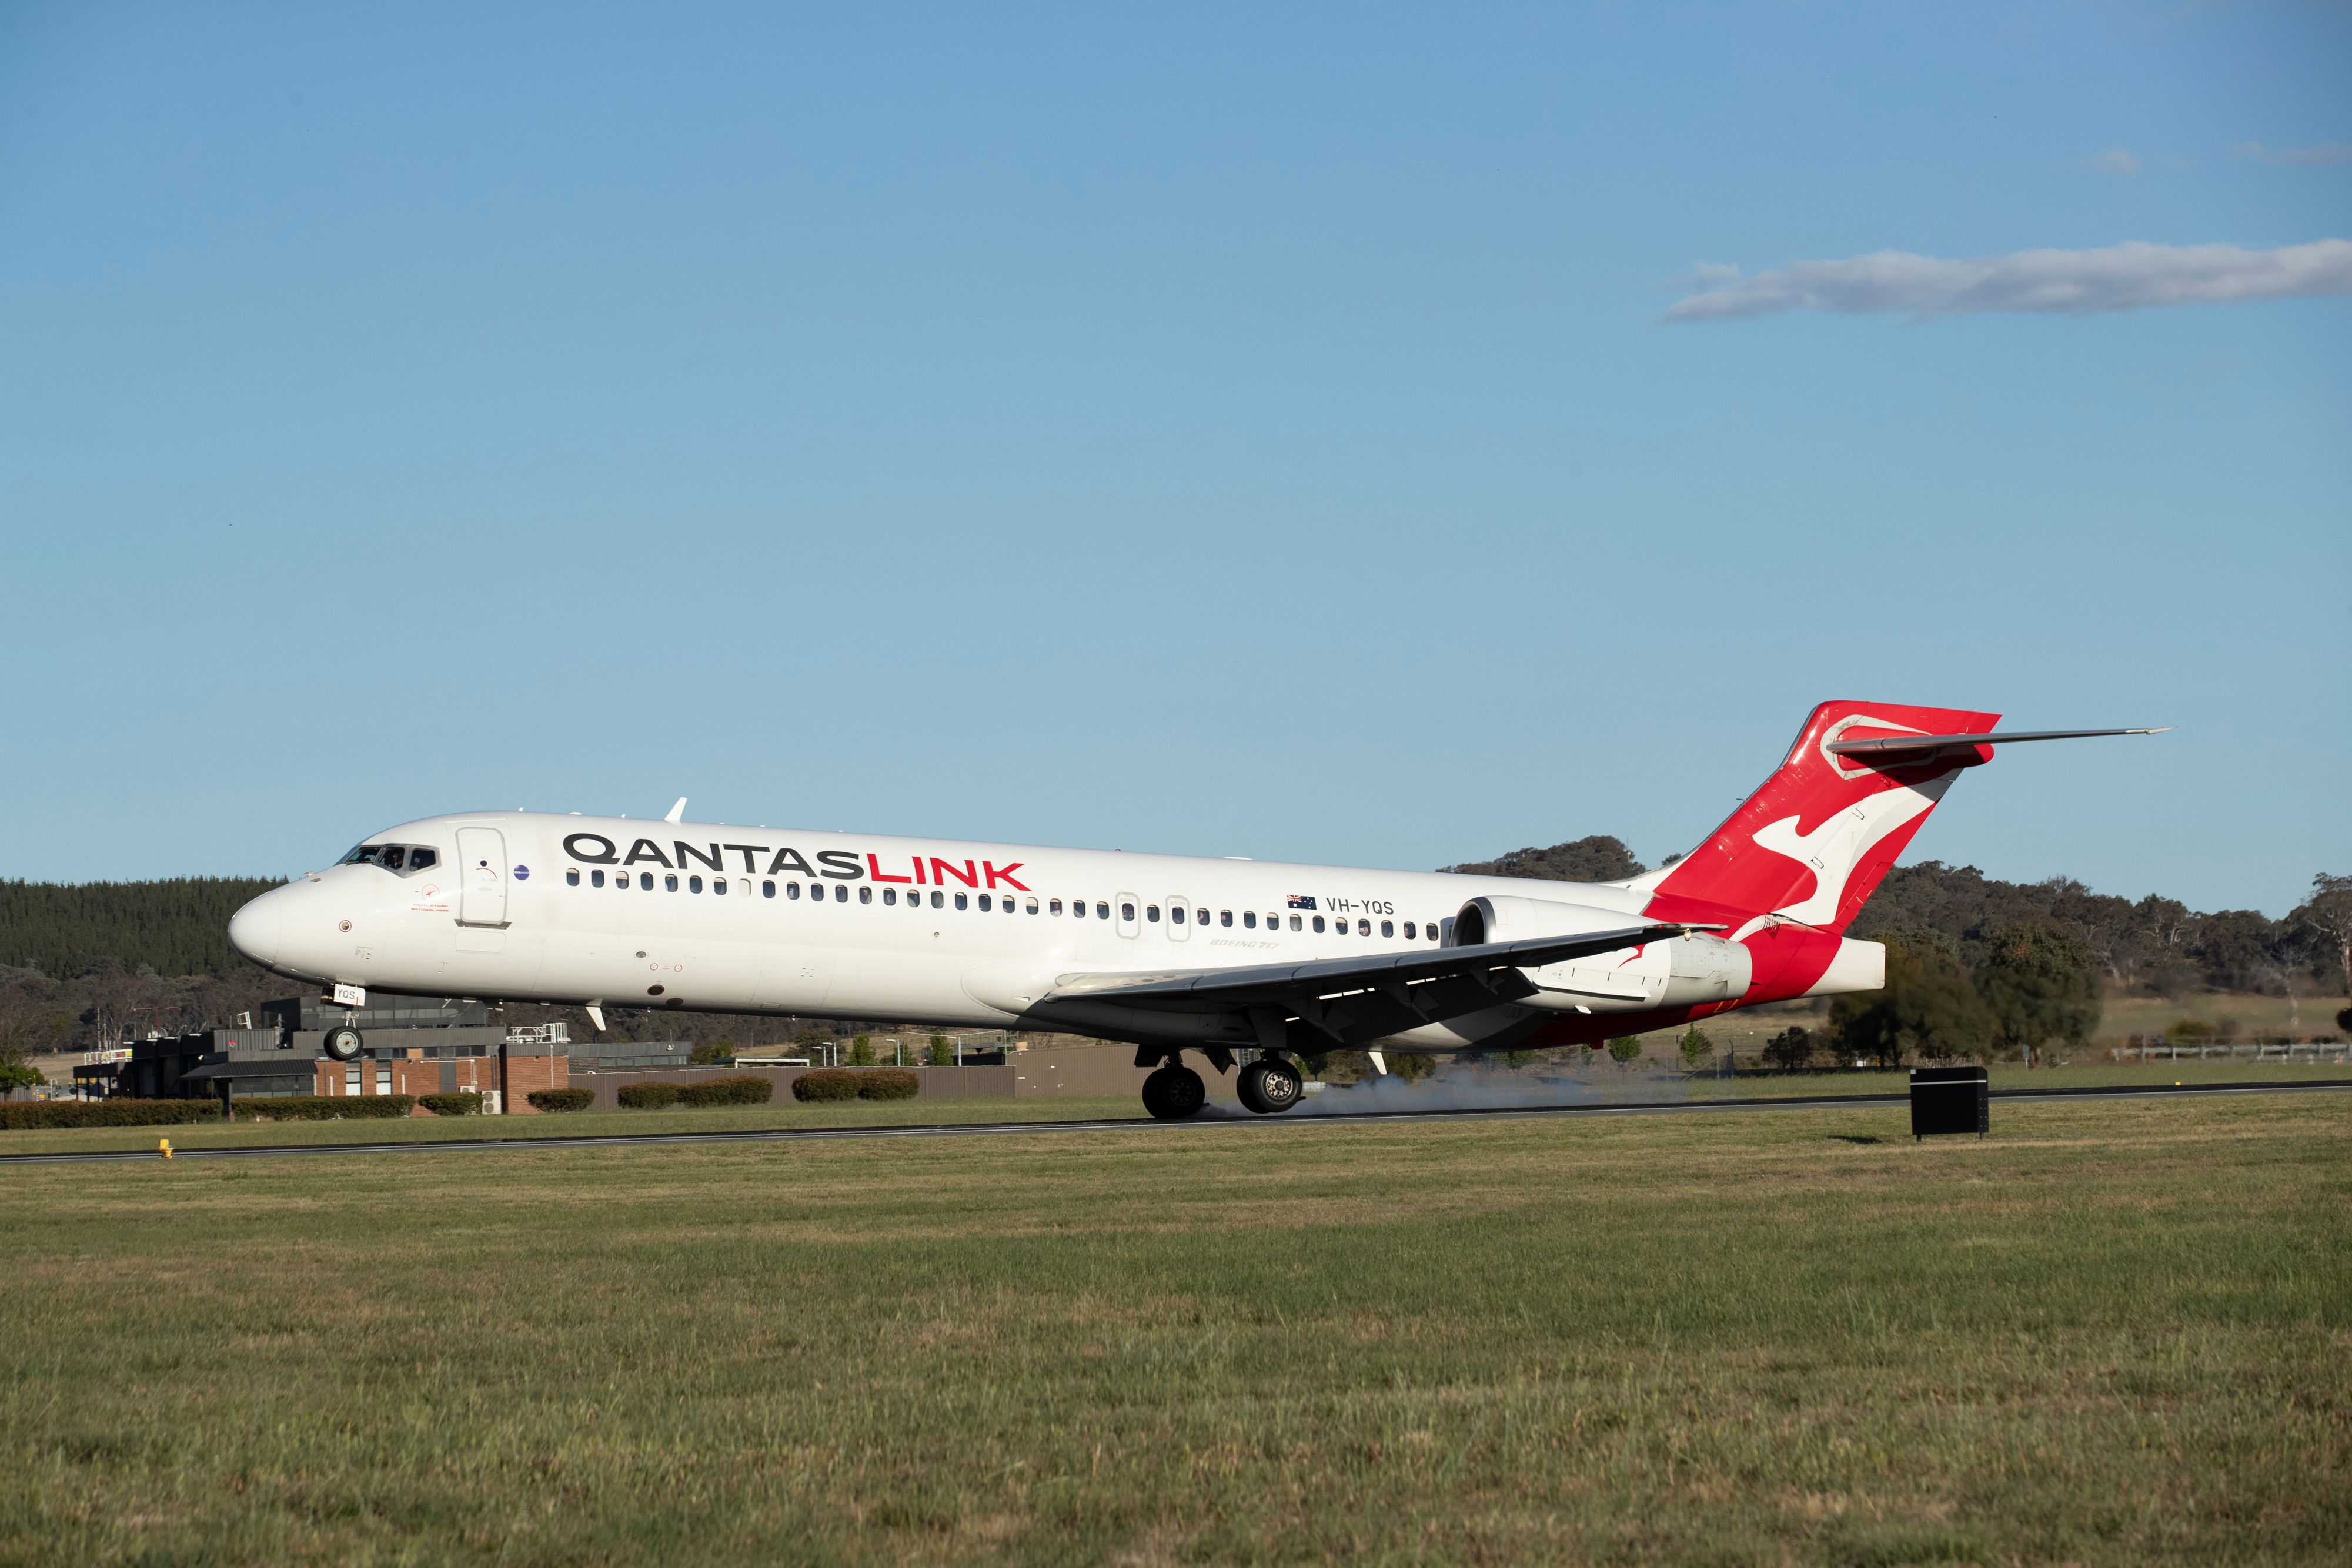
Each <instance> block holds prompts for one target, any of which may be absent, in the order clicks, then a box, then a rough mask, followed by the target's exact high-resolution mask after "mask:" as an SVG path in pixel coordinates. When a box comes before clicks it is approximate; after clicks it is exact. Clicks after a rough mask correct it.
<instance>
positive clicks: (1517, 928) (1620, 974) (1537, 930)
mask: <svg viewBox="0 0 2352 1568" xmlns="http://www.w3.org/2000/svg"><path fill="white" fill-rule="evenodd" d="M1638 918H1639V917H1638V916H1636V915H1628V914H1627V913H1626V912H1624V911H1623V910H1618V909H1596V908H1593V907H1591V905H1589V904H1559V903H1554V902H1553V901H1551V900H1549V899H1542V898H1510V897H1503V898H1489V897H1481V898H1474V899H1472V900H1471V901H1470V902H1469V903H1467V904H1464V905H1463V906H1462V909H1461V913H1459V914H1457V915H1455V916H1454V937H1453V939H1454V942H1456V943H1458V944H1460V945H1462V946H1473V945H1475V944H1477V943H1480V942H1517V941H1522V940H1524V939H1526V938H1528V937H1530V936H1576V935H1577V934H1579V933H1580V932H1585V931H1607V930H1611V929H1612V928H1615V927H1619V926H1623V925H1629V924H1631V923H1632V922H1633V921H1634V920H1636V919H1638ZM1526 974H1527V977H1528V979H1530V980H1532V981H1534V982H1535V985H1536V988H1537V989H1536V993H1535V995H1533V996H1529V997H1518V998H1513V1001H1512V1005H1513V1006H1515V1007H1522V1008H1540V1009H1546V1010H1549V1011H1552V1012H1580V1013H1619V1012H1625V1013H1630V1012H1643V1011H1646V1010H1648V1009H1652V1008H1686V1007H1696V1006H1697V1005H1698V1004H1699V1003H1701V1002H1727V1001H1737V1000H1738V999H1739V998H1741V997H1743V996H1745V995H1747V994H1748V982H1749V981H1750V980H1751V979H1753V978H1754V977H1755V966H1754V964H1753V962H1752V961H1751V959H1750V956H1749V954H1748V949H1747V948H1746V947H1744V946H1741V945H1740V944H1739V943H1737V942H1726V941H1725V940H1723V938H1721V937H1720V936H1706V935H1704V934H1701V933H1696V932H1695V933H1693V934H1692V935H1690V936H1677V937H1675V938H1674V939H1673V940H1671V941H1665V942H1649V943H1644V944H1643V946H1639V947H1620V948H1617V949H1616V950H1614V951H1613V952H1608V953H1594V954H1591V955H1588V956H1585V957H1581V958H1571V959H1570V960H1568V961H1567V962H1566V963H1561V964H1546V965H1544V966H1543V967H1540V968H1533V969H1528V970H1527V971H1526Z"/></svg>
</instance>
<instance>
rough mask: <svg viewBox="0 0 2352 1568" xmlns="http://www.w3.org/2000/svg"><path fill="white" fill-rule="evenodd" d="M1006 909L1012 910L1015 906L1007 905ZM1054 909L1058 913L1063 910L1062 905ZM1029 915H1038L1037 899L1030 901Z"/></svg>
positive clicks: (1057, 905) (1056, 905)
mask: <svg viewBox="0 0 2352 1568" xmlns="http://www.w3.org/2000/svg"><path fill="white" fill-rule="evenodd" d="M1004 907H1005V908H1007V909H1010V908H1012V907H1013V906H1012V905H1011V904H1006V905H1005V906H1004ZM1054 907H1055V910H1056V911H1058V910H1059V909H1060V908H1061V905H1060V904H1055V906H1054ZM1029 913H1030V914H1032V915H1034V914H1036V913H1037V901H1036V900H1035V899H1034V898H1033V899H1031V900H1030V901H1029Z"/></svg>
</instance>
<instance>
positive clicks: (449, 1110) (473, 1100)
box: [416, 1090, 482, 1116]
mask: <svg viewBox="0 0 2352 1568" xmlns="http://www.w3.org/2000/svg"><path fill="white" fill-rule="evenodd" d="M416 1103H418V1104H419V1105H422V1106H424V1107H425V1109H426V1110H427V1111H430V1112H432V1113H434V1114H435V1115H436V1116H478V1115H480V1114H481V1113H482V1097H481V1096H480V1095H479V1094H477V1093H475V1092H472V1091H471V1090H461V1091H459V1092H457V1093H455V1094H420V1095H418V1096H417V1097H416Z"/></svg>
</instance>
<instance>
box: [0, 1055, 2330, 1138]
mask: <svg viewBox="0 0 2352 1568" xmlns="http://www.w3.org/2000/svg"><path fill="white" fill-rule="evenodd" d="M1448 1071H1456V1070H1452V1069H1449V1070H1448ZM1991 1073H1992V1085H1993V1087H1994V1088H1995V1089H2003V1090H2006V1089H2032V1090H2045V1089H2074V1088H2084V1087H2087V1086H2092V1085H2101V1084H2104V1085H2117V1084H2168V1083H2290V1082H2297V1081H2306V1082H2308V1081H2314V1080H2327V1079H2335V1080H2339V1081H2340V1080H2343V1079H2346V1078H2352V1068H2347V1067H2346V1066H2344V1065H2343V1064H2341V1063H2337V1062H2317V1063H2314V1062H2294V1063H2287V1062H2263V1063H2257V1062H2252V1061H2238V1062H2228V1061H2206V1062H2198V1061H2183V1062H2179V1063H2173V1062H2153V1063H2142V1062H2132V1063H2127V1064H2122V1065H2115V1064H2107V1065H2097V1066H2086V1067H2061V1068H2045V1069H2035V1070H2032V1071H2028V1070H2026V1069H2025V1068H2023V1067H2020V1066H2017V1065H2015V1064H2011V1063H1996V1064H1995V1065H1994V1066H1993V1068H1992V1069H1991ZM1224 1082H1225V1083H1228V1084H1229V1083H1230V1082H1231V1080H1230V1079H1228V1080H1225V1081H1224ZM1907 1082H1908V1081H1907V1079H1906V1076H1905V1074H1904V1073H1902V1072H1901V1071H1892V1072H1801V1073H1777V1072H1761V1073H1743V1074H1741V1075H1740V1076H1738V1077H1737V1078H1715V1077H1710V1076H1698V1077H1689V1076H1685V1075H1684V1074H1683V1073H1681V1072H1678V1071H1655V1070H1654V1068H1651V1069H1643V1070H1636V1071H1620V1070H1619V1069H1618V1067H1617V1066H1616V1064H1615V1063H1613V1062H1612V1061H1609V1060H1608V1059H1607V1058H1606V1057H1602V1058H1601V1059H1599V1060H1598V1061H1589V1062H1587V1063H1586V1064H1585V1066H1584V1069H1583V1071H1580V1072H1577V1073H1574V1074H1568V1075H1562V1076H1558V1077H1547V1076H1546V1075H1545V1074H1544V1073H1542V1072H1539V1071H1537V1070H1533V1069H1521V1070H1518V1071H1515V1072H1513V1071H1503V1070H1499V1069H1496V1070H1490V1071H1487V1072H1486V1073H1483V1074H1478V1075H1474V1076H1472V1077H1470V1078H1468V1079H1463V1078H1458V1077H1456V1078H1447V1079H1444V1080H1439V1081H1436V1082H1423V1083H1418V1084H1408V1083H1405V1082H1402V1081H1391V1082H1388V1083H1386V1084H1385V1085H1380V1086H1376V1087H1373V1088H1371V1089H1370V1091H1369V1092H1368V1091H1367V1090H1364V1089H1360V1090H1358V1091H1356V1092H1349V1093H1337V1092H1335V1093H1334V1094H1333V1095H1332V1096H1331V1097H1330V1098H1329V1099H1328V1100H1325V1099H1323V1098H1322V1097H1320V1096H1318V1097H1317V1098H1316V1099H1315V1100H1314V1101H1312V1102H1310V1106H1323V1107H1327V1108H1332V1109H1349V1108H1354V1109H1366V1110H1372V1109H1378V1110H1399V1109H1405V1110H1409V1109H1412V1108H1414V1107H1415V1106H1419V1105H1425V1104H1432V1103H1437V1101H1438V1098H1439V1097H1440V1096H1447V1097H1448V1103H1468V1104H1474V1105H1486V1104H1496V1103H1517V1102H1518V1101H1526V1102H1528V1103H1570V1102H1574V1101H1593V1102H1601V1103H1607V1102H1611V1101H1621V1100H1622V1101H1633V1100H1709V1099H1719V1098H1723V1097H1726V1096H1738V1097H1748V1096H1774V1095H1795V1096H1804V1097H1811V1096H1814V1095H1822V1094H1887V1093H1900V1092H1903V1091H1904V1090H1905V1088H1906V1084H1907ZM1223 1113H1224V1114H1228V1115H1234V1116H1242V1115H1245V1114H1246V1113H1243V1112H1240V1111H1237V1110H1234V1108H1233V1107H1231V1106H1230V1105H1227V1106H1225V1107H1224V1108H1223ZM1097 1119H1099V1120H1105V1121H1141V1120H1143V1119H1144V1114H1143V1106H1142V1103H1141V1102H1140V1101H1139V1100H1138V1099H1137V1098H1136V1097H1135V1096H1133V1095H1128V1094H1119V1095H1109V1096H1105V1097H1102V1098H1082V1097H1078V1096H1067V1097H1064V1096H1054V1097H1048V1098H1041V1099H1034V1100H915V1101H882V1102H874V1101H864V1100H854V1101H850V1102H847V1103H833V1104H822V1103H820V1104H805V1105H804V1104H801V1103H797V1102H795V1101H792V1100H785V1101H782V1102H780V1103H775V1104H771V1105H760V1106H751V1107H728V1108H725V1109H718V1110H709V1111H694V1110H681V1109H677V1108H671V1109H668V1110H662V1111H596V1112H580V1113H572V1114H569V1115H561V1116H466V1117H446V1118H445V1117H439V1116H412V1117H406V1118H401V1119H396V1120H392V1121H365V1120H362V1121H350V1122H285V1123H255V1122H239V1123H235V1124H222V1123H215V1122H192V1123H186V1124H182V1125H179V1126H172V1127H76V1128H62V1127H59V1128H44V1129H41V1130H38V1131H19V1132H0V1155H10V1154H37V1153H43V1152H47V1151H62V1150H77V1149H152V1148H154V1147H155V1145H156V1141H157V1140H158V1139H159V1138H166V1137H168V1138H170V1139H171V1140H172V1145H173V1148H175V1149H198V1148H214V1147H219V1146H222V1145H239V1146H247V1147H250V1146H257V1145H259V1146H268V1145H285V1144H379V1143H392V1142H401V1143H411V1142H415V1143H425V1142H430V1143H446V1142H451V1141H463V1140H468V1139H476V1138H499V1139H517V1138H544V1137H558V1136H565V1135H578V1134H590V1135H594V1136H608V1135H613V1134H631V1133H648V1132H661V1133H679V1132H730V1131H736V1132H742V1131H752V1130H757V1129H761V1128H768V1127H843V1126H849V1127H872V1126H908V1125H931V1124H944V1123H957V1122H1062V1121H1084V1120H1097Z"/></svg>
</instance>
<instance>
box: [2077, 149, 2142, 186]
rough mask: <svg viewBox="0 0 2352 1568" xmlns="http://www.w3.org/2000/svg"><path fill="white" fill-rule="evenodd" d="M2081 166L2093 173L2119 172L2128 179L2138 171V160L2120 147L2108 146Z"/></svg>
mask: <svg viewBox="0 0 2352 1568" xmlns="http://www.w3.org/2000/svg"><path fill="white" fill-rule="evenodd" d="M2083 167H2084V168H2085V169H2088V170H2089V171H2090V172H2092V173H2094V174H2121V175H2122V176H2123V177H2124V178H2126V180H2128V179H2129V178H2131V177H2132V176H2133V175H2134V174H2137V173H2138V172H2139V160H2138V159H2137V158H2135V157H2133V156H2132V155H2131V154H2130V153H2128V152H2125V151H2124V150H2123V149H2122V148H2120V147H2110V148H2108V149H2107V150H2106V151H2105V152H2102V153H2100V154H2099V155H2098V156H2097V157H2095V158H2093V159H2091V160H2090V161H2089V162H2085V163H2084V165H2083Z"/></svg>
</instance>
